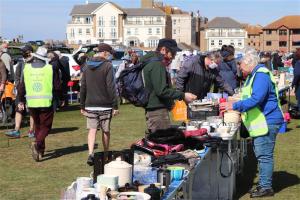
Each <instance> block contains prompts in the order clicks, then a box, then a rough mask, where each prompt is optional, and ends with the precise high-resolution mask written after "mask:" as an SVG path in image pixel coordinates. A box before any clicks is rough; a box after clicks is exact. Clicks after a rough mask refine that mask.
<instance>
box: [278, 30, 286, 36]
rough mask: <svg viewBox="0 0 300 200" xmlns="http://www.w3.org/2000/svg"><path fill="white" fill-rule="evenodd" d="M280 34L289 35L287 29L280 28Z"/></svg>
mask: <svg viewBox="0 0 300 200" xmlns="http://www.w3.org/2000/svg"><path fill="white" fill-rule="evenodd" d="M279 35H287V31H286V30H279Z"/></svg>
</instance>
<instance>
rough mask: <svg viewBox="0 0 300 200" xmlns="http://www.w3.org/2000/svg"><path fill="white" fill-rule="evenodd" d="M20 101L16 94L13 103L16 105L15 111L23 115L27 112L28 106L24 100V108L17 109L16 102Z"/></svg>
mask: <svg viewBox="0 0 300 200" xmlns="http://www.w3.org/2000/svg"><path fill="white" fill-rule="evenodd" d="M19 103H20V101H19V98H18V96H17V97H16V100H15V105H16V112H17V113H20V114H21V115H23V116H25V115H26V114H27V113H28V108H27V106H26V102H25V103H24V107H25V109H24V110H19V107H18V104H19Z"/></svg>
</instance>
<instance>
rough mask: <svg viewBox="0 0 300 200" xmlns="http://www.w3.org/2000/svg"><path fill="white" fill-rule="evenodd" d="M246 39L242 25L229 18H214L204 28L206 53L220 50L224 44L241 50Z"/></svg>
mask: <svg viewBox="0 0 300 200" xmlns="http://www.w3.org/2000/svg"><path fill="white" fill-rule="evenodd" d="M246 38H247V32H246V31H245V29H244V28H243V26H242V24H240V23H239V22H237V21H235V20H233V19H231V18H229V17H216V18H214V19H213V20H211V21H210V22H208V24H207V26H206V28H205V40H206V44H207V50H208V51H211V50H216V49H220V48H221V47H222V45H224V44H225V45H232V46H234V47H235V48H236V49H243V48H244V47H245V40H246Z"/></svg>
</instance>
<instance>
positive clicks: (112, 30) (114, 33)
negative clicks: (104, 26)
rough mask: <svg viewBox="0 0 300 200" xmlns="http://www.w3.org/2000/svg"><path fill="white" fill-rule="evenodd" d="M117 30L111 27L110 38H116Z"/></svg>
mask: <svg viewBox="0 0 300 200" xmlns="http://www.w3.org/2000/svg"><path fill="white" fill-rule="evenodd" d="M116 36H117V32H116V29H115V28H111V38H116Z"/></svg>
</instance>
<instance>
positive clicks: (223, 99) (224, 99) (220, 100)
mask: <svg viewBox="0 0 300 200" xmlns="http://www.w3.org/2000/svg"><path fill="white" fill-rule="evenodd" d="M226 101H227V100H226V98H220V99H219V103H224V102H226Z"/></svg>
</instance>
